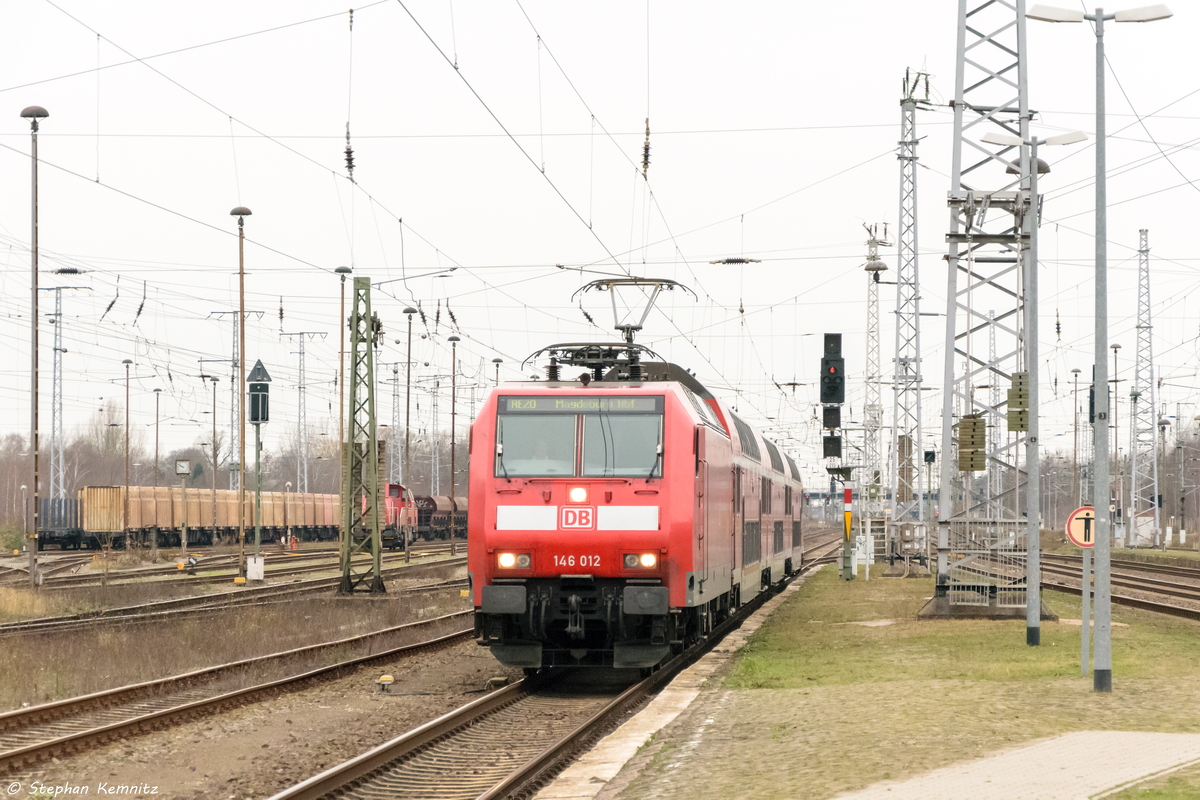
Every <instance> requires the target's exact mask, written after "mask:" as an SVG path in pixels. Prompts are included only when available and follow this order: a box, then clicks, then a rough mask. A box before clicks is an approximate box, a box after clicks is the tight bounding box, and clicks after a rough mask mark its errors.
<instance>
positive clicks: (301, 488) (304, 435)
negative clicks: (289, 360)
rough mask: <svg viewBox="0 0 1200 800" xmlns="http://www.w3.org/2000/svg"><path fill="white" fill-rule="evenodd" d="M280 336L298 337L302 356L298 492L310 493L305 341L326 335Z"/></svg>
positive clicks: (299, 352)
mask: <svg viewBox="0 0 1200 800" xmlns="http://www.w3.org/2000/svg"><path fill="white" fill-rule="evenodd" d="M279 335H280V336H295V337H298V338H297V341H298V342H299V348H300V349H299V350H296V351H294V352H296V353H298V354H299V355H300V380H299V382H298V383H297V384H296V390H297V391H296V396H297V404H298V410H297V412H296V491H297V492H301V493H307V492H308V393H307V384H306V383H305V380H304V340H305V339H306V338H314V337H317V336H320V337H321V338H322V339H324V338H325V333H324V332H321V331H300V332H298V333H280V334H279Z"/></svg>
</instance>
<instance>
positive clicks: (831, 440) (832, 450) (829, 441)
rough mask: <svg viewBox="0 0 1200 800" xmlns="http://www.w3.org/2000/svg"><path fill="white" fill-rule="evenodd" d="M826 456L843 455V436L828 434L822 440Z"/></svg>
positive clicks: (835, 456) (836, 456) (838, 456)
mask: <svg viewBox="0 0 1200 800" xmlns="http://www.w3.org/2000/svg"><path fill="white" fill-rule="evenodd" d="M822 446H823V452H824V454H825V458H841V457H842V437H840V436H826V437H824V440H823V442H822Z"/></svg>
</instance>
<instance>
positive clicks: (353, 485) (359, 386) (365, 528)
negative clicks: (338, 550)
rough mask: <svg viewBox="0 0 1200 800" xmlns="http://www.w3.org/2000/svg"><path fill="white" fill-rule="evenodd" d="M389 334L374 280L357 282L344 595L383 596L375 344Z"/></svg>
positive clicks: (345, 450) (346, 458)
mask: <svg viewBox="0 0 1200 800" xmlns="http://www.w3.org/2000/svg"><path fill="white" fill-rule="evenodd" d="M382 334H383V326H382V325H381V324H380V322H379V318H378V317H376V316H375V315H374V314H372V313H371V281H370V279H369V278H355V279H354V299H353V303H352V305H351V311H350V376H349V380H347V388H348V389H349V394H350V413H349V415H348V416H347V419H346V422H347V430H346V431H345V436H344V438H343V439H342V530H341V540H342V583H341V586H340V587H339V588H338V591H339V593H341V594H349V593H351V592H370V593H372V594H382V593H384V592H385V591H386V589H385V588H384V585H383V577H382V575H381V574H380V570H381V555H382V552H383V546H382V538H381V536H380V530H379V503H380V492H379V442H378V440H377V439H376V436H375V355H374V346H373V345H374V343H375V341H376V339H377V338H378V337H380V336H381V335H382Z"/></svg>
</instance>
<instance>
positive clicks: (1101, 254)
mask: <svg viewBox="0 0 1200 800" xmlns="http://www.w3.org/2000/svg"><path fill="white" fill-rule="evenodd" d="M1025 16H1026V17H1028V18H1029V19H1035V20H1041V21H1043V22H1083V20H1085V19H1087V20H1091V21H1093V22H1095V23H1096V236H1095V239H1096V285H1095V293H1096V320H1095V326H1096V327H1095V342H1094V346H1095V365H1096V374H1095V378H1094V380H1095V386H1096V388H1097V389H1103V390H1104V391H1097V392H1096V421H1097V423H1098V424H1097V425H1095V426H1094V429H1093V431H1092V433H1093V436H1094V437H1095V448H1094V451H1095V453H1096V454H1097V458H1096V459H1095V462H1096V467H1095V475H1094V479H1095V486H1094V487H1093V492H1092V498H1093V501H1092V504H1093V505H1094V506H1095V508H1096V512H1095V513H1096V544H1095V547H1094V549H1095V551H1096V552H1095V559H1096V633H1095V636H1096V657H1095V662H1094V664H1095V669H1094V670H1093V672H1092V689H1093V690H1094V691H1097V692H1111V691H1112V574H1111V573H1112V570H1111V567H1112V565H1111V546H1110V542H1109V536H1110V531H1111V523H1112V519H1111V517H1110V516H1109V511H1108V490H1109V489H1108V477H1109V476H1108V456H1107V453H1108V391H1107V389H1108V375H1107V374H1106V373H1107V372H1108V365H1107V360H1106V359H1105V352H1104V351H1105V350H1106V349H1107V348H1108V218H1107V213H1108V196H1107V186H1106V175H1107V170H1108V167H1107V165H1106V162H1105V156H1106V154H1105V144H1106V140H1107V136H1108V134H1107V132H1106V130H1105V119H1104V113H1105V110H1104V22H1105V21H1106V20H1110V19H1111V20H1115V21H1117V22H1151V21H1153V20H1159V19H1166V18H1167V17H1169V16H1171V12H1170V11H1168V10H1167V8H1166V6H1149V7H1145V8H1139V9H1133V10H1130V11H1119V12H1117V13H1115V14H1105V13H1104V10H1103V9H1101V8H1097V9H1096V12H1095V13H1094V14H1085V13H1084V12H1082V11H1079V10H1075V9H1064V8H1052V7H1050V6H1042V5H1037V6H1034V7H1033V8H1031V9H1029V10H1028V11H1026V12H1025ZM1101 454H1104V458H1100V457H1099V456H1100V455H1101Z"/></svg>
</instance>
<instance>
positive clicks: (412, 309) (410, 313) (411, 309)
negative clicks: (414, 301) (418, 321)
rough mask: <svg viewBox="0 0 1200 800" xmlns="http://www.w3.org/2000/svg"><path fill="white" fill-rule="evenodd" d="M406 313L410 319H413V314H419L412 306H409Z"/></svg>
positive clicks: (405, 310)
mask: <svg viewBox="0 0 1200 800" xmlns="http://www.w3.org/2000/svg"><path fill="white" fill-rule="evenodd" d="M404 313H405V314H408V315H409V317H410V318H411V317H412V315H413V314H415V313H417V310H416V309H415V308H413V307H412V306H409V307H408V308H406V309H404Z"/></svg>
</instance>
